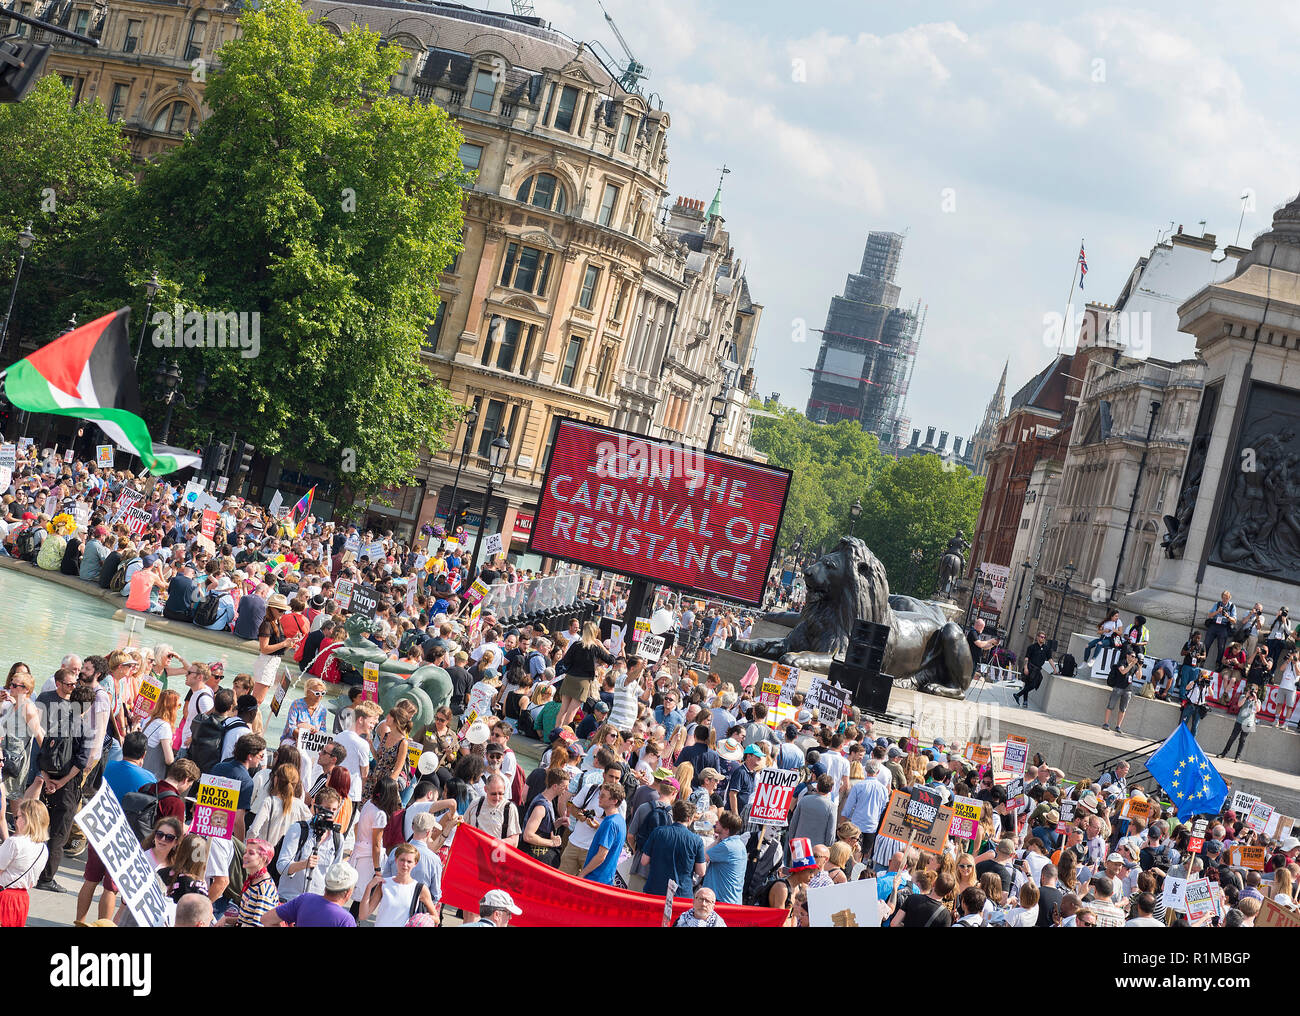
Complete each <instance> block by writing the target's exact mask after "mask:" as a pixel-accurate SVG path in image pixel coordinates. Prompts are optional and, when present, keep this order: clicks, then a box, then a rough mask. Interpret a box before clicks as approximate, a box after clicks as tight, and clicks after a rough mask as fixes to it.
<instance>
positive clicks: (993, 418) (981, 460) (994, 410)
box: [966, 361, 1011, 489]
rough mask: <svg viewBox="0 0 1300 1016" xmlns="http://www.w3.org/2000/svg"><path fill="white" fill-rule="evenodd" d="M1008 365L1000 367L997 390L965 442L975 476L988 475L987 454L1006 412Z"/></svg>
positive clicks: (1008, 363)
mask: <svg viewBox="0 0 1300 1016" xmlns="http://www.w3.org/2000/svg"><path fill="white" fill-rule="evenodd" d="M1010 365H1011V364H1010V361H1008V362H1007V363H1004V364H1003V365H1002V377H1001V378H999V379H998V390H997V391H995V392H994V393H993V398H991V399H989V404H988V405H987V406H985V407H984V419H982V420H981V421H980V425H979V428H978V429H977V430H976V431H975V433H974V435H972V437H971V439H970V441H968V442H967V446H966V448H967V454H968V455H969V456H970V458H971V461H972V462H973V463H974V464H973V465H972V466H971V472H973V473H975V475H976V476H988V475H989V465H988V457H989V452H990V451H991V450H992V448H993V446H994V444H995V443H996V442H997V437H998V424H1000V423H1001V422H1002V418H1003V417H1004V416H1005V415H1006V412H1007V368H1008V367H1009V366H1010ZM986 489H987V488H986Z"/></svg>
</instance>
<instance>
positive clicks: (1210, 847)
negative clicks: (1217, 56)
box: [1205, 840, 1223, 854]
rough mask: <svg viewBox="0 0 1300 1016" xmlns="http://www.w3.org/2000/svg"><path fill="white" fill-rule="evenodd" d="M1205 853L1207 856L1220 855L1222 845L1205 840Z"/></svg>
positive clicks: (1216, 841) (1214, 841)
mask: <svg viewBox="0 0 1300 1016" xmlns="http://www.w3.org/2000/svg"><path fill="white" fill-rule="evenodd" d="M1205 852H1206V853H1207V854H1221V853H1223V844H1222V843H1220V842H1219V841H1218V840H1206V841H1205Z"/></svg>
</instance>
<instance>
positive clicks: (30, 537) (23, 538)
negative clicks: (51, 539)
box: [14, 526, 40, 561]
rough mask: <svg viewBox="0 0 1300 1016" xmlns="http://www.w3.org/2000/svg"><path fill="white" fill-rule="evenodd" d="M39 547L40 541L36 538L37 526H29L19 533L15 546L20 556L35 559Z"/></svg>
mask: <svg viewBox="0 0 1300 1016" xmlns="http://www.w3.org/2000/svg"><path fill="white" fill-rule="evenodd" d="M39 547H40V541H38V540H37V539H36V527H35V526H28V527H27V528H26V529H24V530H23V531H22V532H21V533H19V534H18V539H17V540H15V541H14V548H15V549H16V550H17V551H18V556H19V557H20V558H22V559H23V560H24V561H34V560H35V559H36V551H37V549H38V548H39Z"/></svg>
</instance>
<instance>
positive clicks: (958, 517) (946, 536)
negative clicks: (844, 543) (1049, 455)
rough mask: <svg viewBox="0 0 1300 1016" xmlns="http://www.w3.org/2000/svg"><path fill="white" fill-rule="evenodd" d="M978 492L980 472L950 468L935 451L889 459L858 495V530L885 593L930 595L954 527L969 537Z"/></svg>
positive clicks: (981, 492) (980, 492)
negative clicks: (915, 560) (885, 580)
mask: <svg viewBox="0 0 1300 1016" xmlns="http://www.w3.org/2000/svg"><path fill="white" fill-rule="evenodd" d="M983 496H984V478H983V477H982V476H976V475H974V474H973V473H972V472H971V471H970V470H969V469H967V468H966V467H965V466H956V467H950V466H948V465H946V464H945V463H944V462H943V461H942V460H941V459H940V458H939V457H938V456H937V455H913V456H911V457H909V458H905V459H897V460H893V461H891V462H890V463H889V465H888V466H887V467H886V468H885V469H884V470H883V471H882V473H881V474H880V476H879V478H878V479H877V481H876V484H875V486H874V487H872V489H871V491H870V493H869V494H868V496H867V497H864V498H863V499H862V519H861V521H860V522H859V524H858V535H859V536H861V537H862V538H863V539H864V540H865V541H866V543H867V546H869V547H870V548H871V550H872V553H874V554H875V555H876V556H877V557H878V558H880V560H881V562H882V563H883V564H884V565H885V570H886V572H887V574H888V575H889V588H890V591H891V592H895V593H910V594H912V595H916V596H921V597H928V596H932V595H933V594H934V592H935V589H936V588H937V587H938V584H939V558H940V556H942V554H943V552H944V551H945V550H947V547H948V541H949V540H950V539H951V538H952V536H953V534H954V533H955V532H956V531H957V530H958V529H960V530H962V531H963V532H964V533H965V534H966V538H967V539H970V537H971V534H972V533H973V532H974V530H975V521H976V518H977V517H978V515H979V508H980V500H981V498H982V497H983ZM918 547H919V548H920V549H921V550H922V552H923V553H924V557H923V559H922V561H921V564H920V565H919V566H918V567H917V568H916V570H915V573H914V576H913V582H914V586H913V588H912V589H908V588H906V585H907V576H908V571H909V567H910V555H911V553H912V550H913V549H915V548H918Z"/></svg>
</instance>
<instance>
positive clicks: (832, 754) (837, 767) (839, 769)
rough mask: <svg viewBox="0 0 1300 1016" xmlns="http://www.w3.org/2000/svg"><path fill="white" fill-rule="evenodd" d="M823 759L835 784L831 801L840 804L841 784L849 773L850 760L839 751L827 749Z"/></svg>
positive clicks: (832, 788)
mask: <svg viewBox="0 0 1300 1016" xmlns="http://www.w3.org/2000/svg"><path fill="white" fill-rule="evenodd" d="M822 761H823V762H824V763H826V771H827V772H828V773H829V774H830V776H831V779H833V780H834V781H835V785H834V786H833V787H831V803H832V804H835V805H838V804H839V803H840V784H841V783H843V782H844V778H845V777H846V776H848V775H849V760H848V759H846V758H845V757H844V756H843V755H841V754H840V753H839V752H837V751H827V752H824V753H823V754H822Z"/></svg>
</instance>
